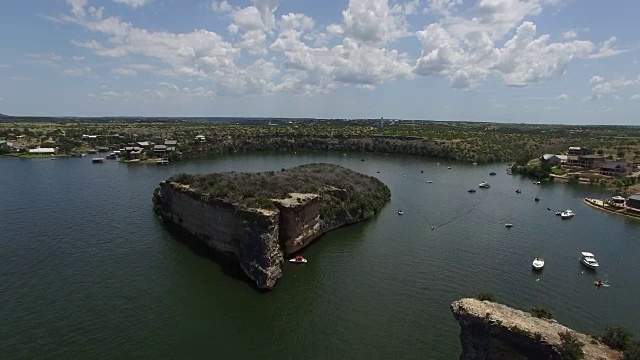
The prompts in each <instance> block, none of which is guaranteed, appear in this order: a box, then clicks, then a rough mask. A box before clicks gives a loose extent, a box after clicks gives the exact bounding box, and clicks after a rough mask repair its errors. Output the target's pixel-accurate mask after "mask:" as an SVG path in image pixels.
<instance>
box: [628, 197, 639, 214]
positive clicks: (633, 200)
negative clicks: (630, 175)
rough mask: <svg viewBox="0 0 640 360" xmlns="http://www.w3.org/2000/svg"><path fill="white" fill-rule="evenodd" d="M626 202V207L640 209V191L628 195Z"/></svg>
mask: <svg viewBox="0 0 640 360" xmlns="http://www.w3.org/2000/svg"><path fill="white" fill-rule="evenodd" d="M626 204H627V207H630V208H632V209H634V210H638V211H640V193H637V194H634V195H631V196H629V197H628V198H627V202H626Z"/></svg>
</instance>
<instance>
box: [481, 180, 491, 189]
mask: <svg viewBox="0 0 640 360" xmlns="http://www.w3.org/2000/svg"><path fill="white" fill-rule="evenodd" d="M478 187H479V188H480V189H488V188H490V187H491V185H489V183H488V182H486V181H483V182H481V183H480V184H478Z"/></svg>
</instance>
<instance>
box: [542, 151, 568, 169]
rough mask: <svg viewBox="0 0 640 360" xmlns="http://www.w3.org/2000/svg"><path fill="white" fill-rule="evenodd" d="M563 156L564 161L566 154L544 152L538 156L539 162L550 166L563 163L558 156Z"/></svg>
mask: <svg viewBox="0 0 640 360" xmlns="http://www.w3.org/2000/svg"><path fill="white" fill-rule="evenodd" d="M561 156H562V157H563V158H564V160H565V162H566V159H567V157H566V155H555V154H544V155H542V156H541V157H540V163H541V164H545V165H551V166H558V165H560V164H562V163H563V161H562V159H561V158H560V157H561Z"/></svg>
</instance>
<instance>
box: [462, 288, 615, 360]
mask: <svg viewBox="0 0 640 360" xmlns="http://www.w3.org/2000/svg"><path fill="white" fill-rule="evenodd" d="M451 311H452V312H453V316H454V317H455V318H456V320H457V321H458V323H460V328H461V330H462V331H461V334H460V341H461V343H462V355H461V356H460V359H461V360H485V359H486V360H489V359H491V360H503V359H504V360H519V359H536V360H537V359H540V360H544V359H552V360H562V356H561V355H560V351H559V349H560V344H561V341H560V336H559V333H562V332H565V331H570V332H572V333H573V334H574V335H575V336H576V337H577V339H578V340H579V341H580V342H582V343H583V344H584V347H583V351H584V354H585V359H587V360H600V359H607V360H608V359H622V354H621V353H620V352H618V351H615V350H613V349H611V348H609V347H607V346H606V345H603V344H600V343H599V342H598V341H597V340H596V339H594V338H593V337H590V336H588V335H584V334H581V333H578V332H575V331H573V330H571V329H569V328H567V327H565V326H562V325H560V324H558V323H557V322H556V321H555V320H547V319H540V318H536V317H534V316H532V315H531V314H529V313H526V312H524V311H520V310H516V309H512V308H510V307H508V306H506V305H502V304H498V303H494V302H489V301H479V300H476V299H462V300H458V301H455V302H454V303H453V304H451Z"/></svg>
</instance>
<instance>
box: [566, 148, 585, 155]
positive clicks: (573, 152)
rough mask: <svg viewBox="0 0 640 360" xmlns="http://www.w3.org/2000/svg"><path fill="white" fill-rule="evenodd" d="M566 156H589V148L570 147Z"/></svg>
mask: <svg viewBox="0 0 640 360" xmlns="http://www.w3.org/2000/svg"><path fill="white" fill-rule="evenodd" d="M568 154H569V155H572V156H580V155H588V154H589V148H586V147H579V146H571V147H569V152H568Z"/></svg>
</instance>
